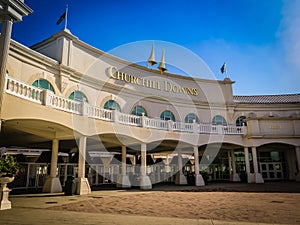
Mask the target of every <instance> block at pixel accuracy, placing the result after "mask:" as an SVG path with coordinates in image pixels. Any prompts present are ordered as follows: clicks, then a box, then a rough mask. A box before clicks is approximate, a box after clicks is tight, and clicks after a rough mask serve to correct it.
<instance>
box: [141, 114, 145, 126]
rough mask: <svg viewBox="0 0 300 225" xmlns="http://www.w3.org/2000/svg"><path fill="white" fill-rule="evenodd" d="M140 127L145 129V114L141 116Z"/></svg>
mask: <svg viewBox="0 0 300 225" xmlns="http://www.w3.org/2000/svg"><path fill="white" fill-rule="evenodd" d="M141 126H142V127H145V113H142V116H141Z"/></svg>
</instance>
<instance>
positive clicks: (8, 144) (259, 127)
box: [0, 29, 300, 194]
mask: <svg viewBox="0 0 300 225" xmlns="http://www.w3.org/2000/svg"><path fill="white" fill-rule="evenodd" d="M233 83H234V82H233V81H231V80H230V79H229V78H225V79H224V80H219V81H217V80H208V79H199V78H193V77H186V76H181V75H176V74H170V73H166V72H164V73H160V72H159V71H156V70H153V69H150V68H147V67H143V66H140V65H137V64H133V63H130V62H127V61H125V60H122V59H119V58H117V57H115V56H112V55H110V54H108V53H105V52H103V51H101V50H98V49H96V48H94V47H92V46H90V45H88V44H86V43H84V42H83V41H81V40H79V39H78V38H77V37H76V36H74V35H73V34H72V33H71V32H70V31H69V30H67V29H64V30H62V31H60V32H58V33H57V34H54V35H52V36H51V37H50V38H48V39H46V40H44V41H42V42H40V43H38V44H36V45H34V46H32V47H31V48H28V47H26V46H23V45H22V44H20V43H18V42H16V41H14V40H11V43H10V48H9V54H8V61H7V65H6V79H5V84H4V88H3V93H1V94H2V95H3V101H2V112H1V121H2V123H1V133H0V143H1V146H0V147H5V148H7V149H9V148H12V146H13V147H14V148H16V147H26V148H28V149H37V148H38V149H49V152H51V157H50V158H51V162H50V164H47V165H45V166H44V167H38V168H36V167H35V168H34V171H36V172H35V175H37V174H39V173H40V174H44V175H45V177H44V178H45V181H44V182H43V183H42V186H43V190H44V191H45V192H58V191H61V190H62V186H63V185H64V182H65V181H66V176H67V175H75V176H76V182H77V193H78V194H85V193H89V192H90V190H91V189H90V186H91V185H93V184H98V183H99V182H100V180H101V182H102V183H105V182H108V181H109V182H115V183H117V186H119V187H123V188H128V187H131V186H140V187H141V188H142V189H151V188H152V184H154V183H159V182H166V181H168V182H175V183H177V184H188V183H192V184H194V185H197V186H202V185H205V183H206V181H207V180H231V181H236V182H238V181H241V180H242V181H245V180H246V182H249V183H253V182H254V183H263V182H264V181H266V180H279V179H286V180H300V173H299V172H300V94H286V95H269V96H234V95H233V93H232V85H233ZM60 153H64V154H65V155H66V154H67V155H69V157H65V158H66V159H64V163H69V164H70V165H71V163H75V164H74V165H73V164H72V170H70V171H69V170H68V167H67V165H65V166H62V165H60V162H59V160H58V159H59V154H60ZM72 156H74V157H75V158H73V161H72ZM34 163H36V162H33V163H32V165H34ZM29 164H30V163H29ZM32 165H31V167H33V166H32ZM40 165H42V164H40ZM41 168H42V169H41ZM43 168H44V169H43ZM44 170H45V171H44ZM37 171H39V172H37ZM43 171H44V172H43ZM25 173H26V174H25V175H26V177H27V178H26V181H25V183H26V185H27V186H28V184H29V183H30V179H29V177H30V176H29V174H30V169H29V167H27V170H26V172H25ZM62 173H63V174H64V176H63V178H61V177H60V175H61V174H62ZM25 175H24V176H25ZM36 179H37V178H36ZM34 182H35V183H37V182H38V181H37V180H35V181H34ZM101 182H100V183H101ZM26 185H25V186H26Z"/></svg>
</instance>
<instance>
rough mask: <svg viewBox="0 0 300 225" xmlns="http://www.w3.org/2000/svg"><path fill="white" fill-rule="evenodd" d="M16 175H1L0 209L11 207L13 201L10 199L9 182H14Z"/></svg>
mask: <svg viewBox="0 0 300 225" xmlns="http://www.w3.org/2000/svg"><path fill="white" fill-rule="evenodd" d="M14 179H15V178H14V177H0V184H1V187H0V210H4V209H11V202H10V201H9V200H8V195H9V192H10V191H11V190H10V189H9V188H7V184H8V183H10V182H13V180H14Z"/></svg>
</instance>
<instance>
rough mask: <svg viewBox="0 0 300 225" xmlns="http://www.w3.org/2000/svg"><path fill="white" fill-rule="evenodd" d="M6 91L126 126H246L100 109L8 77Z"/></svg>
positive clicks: (218, 129)
mask: <svg viewBox="0 0 300 225" xmlns="http://www.w3.org/2000/svg"><path fill="white" fill-rule="evenodd" d="M5 92H6V93H8V94H11V95H14V96H17V97H19V98H22V99H25V100H28V101H31V102H34V103H37V104H40V105H45V106H48V107H51V108H55V109H57V110H61V111H65V112H69V113H74V114H77V115H82V116H87V117H89V118H94V119H99V120H104V121H109V122H115V123H119V124H124V125H129V126H137V127H145V128H151V129H158V130H169V131H174V132H189V133H198V134H224V135H241V134H245V133H246V129H245V127H238V126H234V125H228V126H222V125H212V124H204V123H196V122H194V123H184V122H174V121H165V120H161V119H159V118H148V117H146V116H136V115H132V114H126V113H122V112H119V111H117V110H108V109H103V108H101V107H98V106H91V105H89V104H88V103H86V102H78V101H74V100H71V99H67V98H64V97H61V96H58V95H55V94H54V93H53V92H51V91H49V90H44V89H40V88H37V87H34V86H32V85H29V84H26V83H24V82H22V81H18V80H17V79H14V78H11V77H9V76H7V77H6V88H5Z"/></svg>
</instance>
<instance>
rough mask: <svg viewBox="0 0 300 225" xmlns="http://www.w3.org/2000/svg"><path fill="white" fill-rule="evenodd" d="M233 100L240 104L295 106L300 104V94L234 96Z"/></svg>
mask: <svg viewBox="0 0 300 225" xmlns="http://www.w3.org/2000/svg"><path fill="white" fill-rule="evenodd" d="M233 100H234V102H235V103H238V104H294V103H300V94H284V95H255V96H233Z"/></svg>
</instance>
